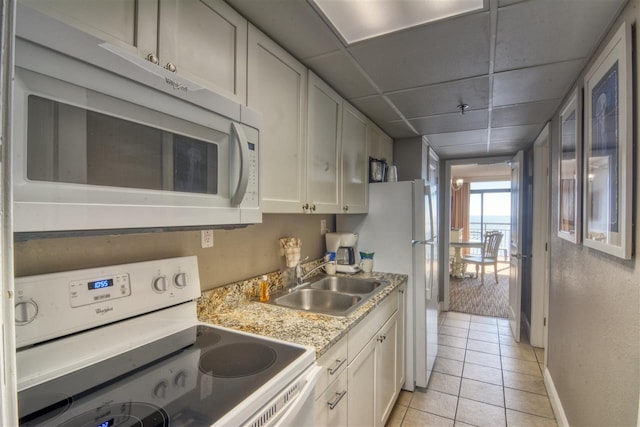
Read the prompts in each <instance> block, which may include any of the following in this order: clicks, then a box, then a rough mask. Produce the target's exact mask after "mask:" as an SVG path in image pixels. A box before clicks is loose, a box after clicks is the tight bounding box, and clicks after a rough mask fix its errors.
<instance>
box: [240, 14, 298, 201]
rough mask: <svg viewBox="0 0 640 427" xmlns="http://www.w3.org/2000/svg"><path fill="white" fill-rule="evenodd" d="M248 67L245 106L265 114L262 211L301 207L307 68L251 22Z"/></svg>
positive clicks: (261, 140)
mask: <svg viewBox="0 0 640 427" xmlns="http://www.w3.org/2000/svg"><path fill="white" fill-rule="evenodd" d="M247 71H248V84H247V86H248V88H247V105H248V106H249V107H250V108H252V109H254V110H256V111H259V112H261V113H262V129H261V132H260V142H261V144H262V150H261V156H262V210H263V212H265V213H268V212H277V213H300V212H303V205H304V204H305V203H306V182H305V173H306V166H307V163H306V137H305V121H306V114H305V113H306V106H307V69H306V68H305V67H304V65H302V64H301V63H300V62H298V61H297V60H296V59H295V58H294V57H292V56H291V55H289V54H288V53H287V52H286V51H285V50H284V49H282V48H281V47H280V46H278V45H277V44H276V43H275V42H274V41H272V40H271V39H269V38H268V37H267V36H266V35H264V34H263V33H262V32H260V31H259V30H258V29H256V28H255V27H253V26H252V25H249V47H248V70H247Z"/></svg>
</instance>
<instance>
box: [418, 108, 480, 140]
mask: <svg viewBox="0 0 640 427" xmlns="http://www.w3.org/2000/svg"><path fill="white" fill-rule="evenodd" d="M409 123H411V125H412V126H413V127H414V128H415V129H416V130H417V131H418V132H419V133H420V134H421V135H428V134H435V133H446V132H456V131H465V130H476V129H486V128H487V126H488V124H489V111H487V110H478V111H467V112H466V113H465V114H464V115H462V114H460V113H450V114H441V115H439V116H430V117H423V118H420V119H411V120H409Z"/></svg>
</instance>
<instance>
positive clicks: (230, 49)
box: [158, 0, 247, 104]
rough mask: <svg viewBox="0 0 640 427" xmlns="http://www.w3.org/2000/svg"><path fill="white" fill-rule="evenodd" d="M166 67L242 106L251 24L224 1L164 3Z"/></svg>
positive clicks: (173, 0)
mask: <svg viewBox="0 0 640 427" xmlns="http://www.w3.org/2000/svg"><path fill="white" fill-rule="evenodd" d="M159 22H160V24H159V33H158V43H159V51H158V56H159V58H160V65H161V66H163V67H166V66H168V64H169V63H171V64H173V65H174V66H175V67H176V74H179V75H181V76H184V77H185V78H187V79H189V80H192V81H194V82H196V83H199V84H202V85H203V86H206V87H208V88H210V89H212V90H214V91H215V92H218V93H220V94H222V95H224V96H227V97H228V98H231V99H233V100H234V101H236V102H239V103H241V104H245V103H246V96H247V86H246V82H247V80H246V77H247V21H246V20H245V19H244V18H243V17H242V16H240V15H239V14H238V13H237V12H236V11H235V10H233V9H232V8H231V7H230V6H229V5H227V4H226V3H225V2H224V1H222V0H160V18H159Z"/></svg>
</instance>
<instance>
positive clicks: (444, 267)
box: [438, 156, 513, 311]
mask: <svg viewBox="0 0 640 427" xmlns="http://www.w3.org/2000/svg"><path fill="white" fill-rule="evenodd" d="M512 158H513V156H493V157H482V158H464V159H454V160H445V162H444V180H443V181H442V186H441V189H443V190H444V191H440V194H442V196H441V197H443V198H444V199H440V203H441V204H442V206H443V207H444V209H443V210H444V212H443V220H442V221H441V222H440V230H439V233H440V236H441V238H440V239H439V240H440V242H442V248H443V250H442V252H441V253H442V254H443V256H442V257H440V260H441V261H440V262H439V265H438V268H439V269H440V271H442V274H441V275H440V277H441V279H440V284H441V285H442V287H441V290H442V291H443V292H442V301H441V304H442V310H443V311H449V267H448V266H449V261H450V259H449V244H450V240H449V239H450V233H449V230H451V167H452V166H459V165H488V164H493V163H503V162H508V161H510V160H511V159H512Z"/></svg>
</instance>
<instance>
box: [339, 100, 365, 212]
mask: <svg viewBox="0 0 640 427" xmlns="http://www.w3.org/2000/svg"><path fill="white" fill-rule="evenodd" d="M341 160H342V161H341V164H342V171H341V172H342V180H341V182H342V187H341V201H342V213H366V212H367V202H368V197H367V196H368V189H369V180H368V176H367V165H368V163H369V160H368V158H367V119H366V117H365V116H363V115H362V114H361V113H360V112H359V111H358V110H356V109H355V108H354V107H353V106H351V105H350V104H348V103H347V102H344V103H343V108H342V159H341Z"/></svg>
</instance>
